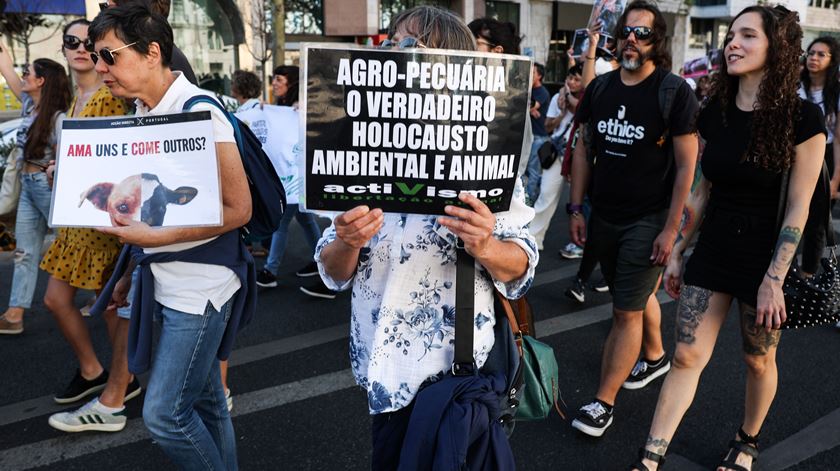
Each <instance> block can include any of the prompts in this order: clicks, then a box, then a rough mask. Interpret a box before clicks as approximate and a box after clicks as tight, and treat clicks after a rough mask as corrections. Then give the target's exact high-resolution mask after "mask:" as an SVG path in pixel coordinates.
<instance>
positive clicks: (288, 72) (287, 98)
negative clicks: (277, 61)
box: [274, 65, 300, 106]
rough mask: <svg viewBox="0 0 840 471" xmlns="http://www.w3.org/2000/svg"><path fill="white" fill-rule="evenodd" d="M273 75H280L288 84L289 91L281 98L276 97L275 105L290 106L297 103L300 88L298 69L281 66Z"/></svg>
mask: <svg viewBox="0 0 840 471" xmlns="http://www.w3.org/2000/svg"><path fill="white" fill-rule="evenodd" d="M274 75H282V76H283V77H286V80H287V81H288V82H289V91H288V92H286V94H285V95H283V96H278V97H276V99H277V104H278V105H281V106H292V105H294V104H295V102H297V101H298V87H299V86H300V68H298V67H297V66H295V65H281V66H279V67H276V68H275V69H274Z"/></svg>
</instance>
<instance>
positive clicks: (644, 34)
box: [619, 26, 653, 41]
mask: <svg viewBox="0 0 840 471" xmlns="http://www.w3.org/2000/svg"><path fill="white" fill-rule="evenodd" d="M630 33H633V34H634V35H635V36H636V39H637V40H639V41H644V40H645V39H650V37H651V36H653V29H651V28H648V27H647V26H625V27H623V28H621V31H619V38H620V39H627V38H629V37H630Z"/></svg>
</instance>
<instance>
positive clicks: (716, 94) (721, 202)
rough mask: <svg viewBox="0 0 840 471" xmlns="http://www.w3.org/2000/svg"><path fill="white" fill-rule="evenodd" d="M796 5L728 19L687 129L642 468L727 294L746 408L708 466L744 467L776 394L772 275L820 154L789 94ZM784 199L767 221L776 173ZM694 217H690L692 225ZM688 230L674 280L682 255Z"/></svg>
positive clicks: (711, 340)
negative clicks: (682, 194)
mask: <svg viewBox="0 0 840 471" xmlns="http://www.w3.org/2000/svg"><path fill="white" fill-rule="evenodd" d="M798 21H799V19H798V17H797V14H796V13H793V12H789V11H788V10H787V9H785V8H783V7H776V8H770V7H765V6H752V7H748V8H746V9H744V10H743V11H742V12H741V13H739V14H738V16H736V17H735V19H734V20H733V21H732V23H730V26H729V33H728V35H727V37H726V43H725V48H724V59H725V61H724V64H722V66H721V68H722V70H721V73H720V74H719V75H718V76H717V78H716V79H715V83H714V85H713V89H712V93H711V96H710V98H709V100H708V103H707V105H706V106H705V107H704V108H703V110H701V112H700V116H699V117H698V121H697V127H698V131H699V133H700V136H701V137H702V138H703V139H704V140H705V141H706V147H705V151H704V155H703V175H702V179H701V180H700V183H699V184H698V185H697V187H696V188H695V190H694V192H693V193H692V194H691V197H690V198H689V201H688V203H687V205H686V210H685V211H686V213H685V218H684V222H683V228H682V230H681V232H680V237H679V238H678V239H677V243H676V246H675V247H674V251H673V252H672V255H671V259H670V261H669V264H668V267H667V269H666V271H665V278H664V282H665V289H666V291H668V293H669V294H670V295H671V296H672V297H674V298H677V297H679V307H678V308H677V346H676V352H675V354H674V360H673V366H672V369H671V371H670V372H669V373H668V376H667V378H666V379H665V383H664V384H663V385H662V390H661V392H660V395H659V402H658V403H657V405H656V413H655V415H654V418H653V424H652V426H651V429H650V434H649V436H648V438H647V443H646V445H645V447H644V449H643V450H642V451H641V456H640V462H639V463H637V464H636V465H635V467H634V469H637V470H640V471H643V470H653V469H657V467H659V466H661V463H662V461H661V460H662V456H663V455H664V454H665V450H666V449H667V447H668V444H669V442H670V440H671V438H672V437H673V435H674V433H675V432H676V429H677V426H678V425H679V423H680V421H681V420H682V417H683V415H684V414H685V412H686V410H687V409H688V407H689V406H690V405H691V402H692V400H693V398H694V394H695V392H696V390H697V383H698V381H699V379H700V373H701V372H702V371H703V368H704V367H705V366H706V364H707V363H708V361H709V359H710V358H711V356H712V350H713V349H714V345H715V341H716V340H717V336H718V332H719V331H720V328H721V326H722V325H723V323H724V320H725V318H726V314H727V312H728V311H729V307H730V305H731V304H732V301H733V300H737V301H738V306H739V308H740V317H741V322H740V324H741V336H742V339H743V349H744V361H745V363H746V366H747V387H746V401H745V402H746V410H745V411H744V421H743V425H742V426H741V429H740V430H739V431H738V434H737V435H736V437H735V440H733V441H732V442H730V444H729V451H728V452H727V453H726V455H725V457H724V460H723V462H722V463H721V464H720V466H719V467H718V468H717V469H718V471H746V470H748V469H751V468H752V464H753V462H754V461H755V459H756V457H757V456H758V451H757V447H756V438H757V437H758V435H759V432H760V430H761V426H762V424H763V422H764V419H765V418H766V416H767V412H768V410H769V409H770V404H771V403H772V402H773V398H774V396H775V394H776V385H777V381H778V377H777V370H776V347H777V345H778V342H779V335H780V334H779V330H778V329H779V327H780V325H781V324H782V323H783V322H784V321H785V303H784V296H783V294H782V282H783V281H784V278H785V275H786V274H787V271H788V268H789V267H790V263H791V261H792V259H793V257H794V255H795V253H796V247H797V245H798V244H799V239H800V236H801V233H802V228H803V226H804V225H805V220H806V218H807V216H808V205H809V202H810V199H811V195H812V194H813V192H814V187H815V186H816V183H817V177H818V175H819V173H820V169H821V166H822V161H823V152H824V150H825V128H824V126H823V120H822V116H821V114H820V111H819V109H818V108H817V107H816V106H815V105H814V104H813V103H810V102H807V101H804V100H802V99H800V98H799V97H798V96H797V88H798V86H799V83H798V82H799V76H798V71H799V64H798V59H799V54H800V50H801V49H800V48H801V41H802V30H801V28H800V27H799V23H798ZM786 168H790V175H791V177H790V185H789V191H788V205H787V209H786V211H785V216H784V220H783V223H782V229H781V231H779V227H778V226H777V221H776V218H777V215H776V213H777V210H778V201H779V192H780V190H781V181H782V175H781V174H782V171H783V170H784V169H786ZM701 221H702V224H699V223H700V222H701ZM698 226H700V227H699V233H700V236H699V239H698V241H697V245H696V247H695V250H694V253H693V255H692V256H691V259H690V260H689V261H688V264H687V266H686V269H685V279H684V282H683V280H681V278H682V271H683V269H682V262H683V260H682V253H683V252H684V251H685V249H686V247H687V246H688V243H689V242H690V241H691V239H692V237H693V235H694V233H695V232H697V229H698Z"/></svg>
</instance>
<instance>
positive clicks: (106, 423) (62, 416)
mask: <svg viewBox="0 0 840 471" xmlns="http://www.w3.org/2000/svg"><path fill="white" fill-rule="evenodd" d="M127 420H128V419H127V418H126V416H125V408H123V409H122V410H121V411H119V412H115V413H110V412H106V411H104V410H102V405H101V404H99V398H98V397H97V398H96V399H93V400H92V401H90V402H88V403H87V404H85V405H83V406H82V407H80V408H78V409H76V410H74V411H70V412H59V413H58V414H53V415H51V416H50V421H49V423H50V426H52V427H53V428H55V429H58V430H61V431H64V432H85V431H88V430H95V431H98V432H119V431H120V430H122V429H124V428H125V424H126V422H127Z"/></svg>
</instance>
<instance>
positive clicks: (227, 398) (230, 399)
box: [225, 389, 233, 412]
mask: <svg viewBox="0 0 840 471" xmlns="http://www.w3.org/2000/svg"><path fill="white" fill-rule="evenodd" d="M225 401H227V408H228V412H230V411H232V410H233V396H231V395H230V389H225Z"/></svg>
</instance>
